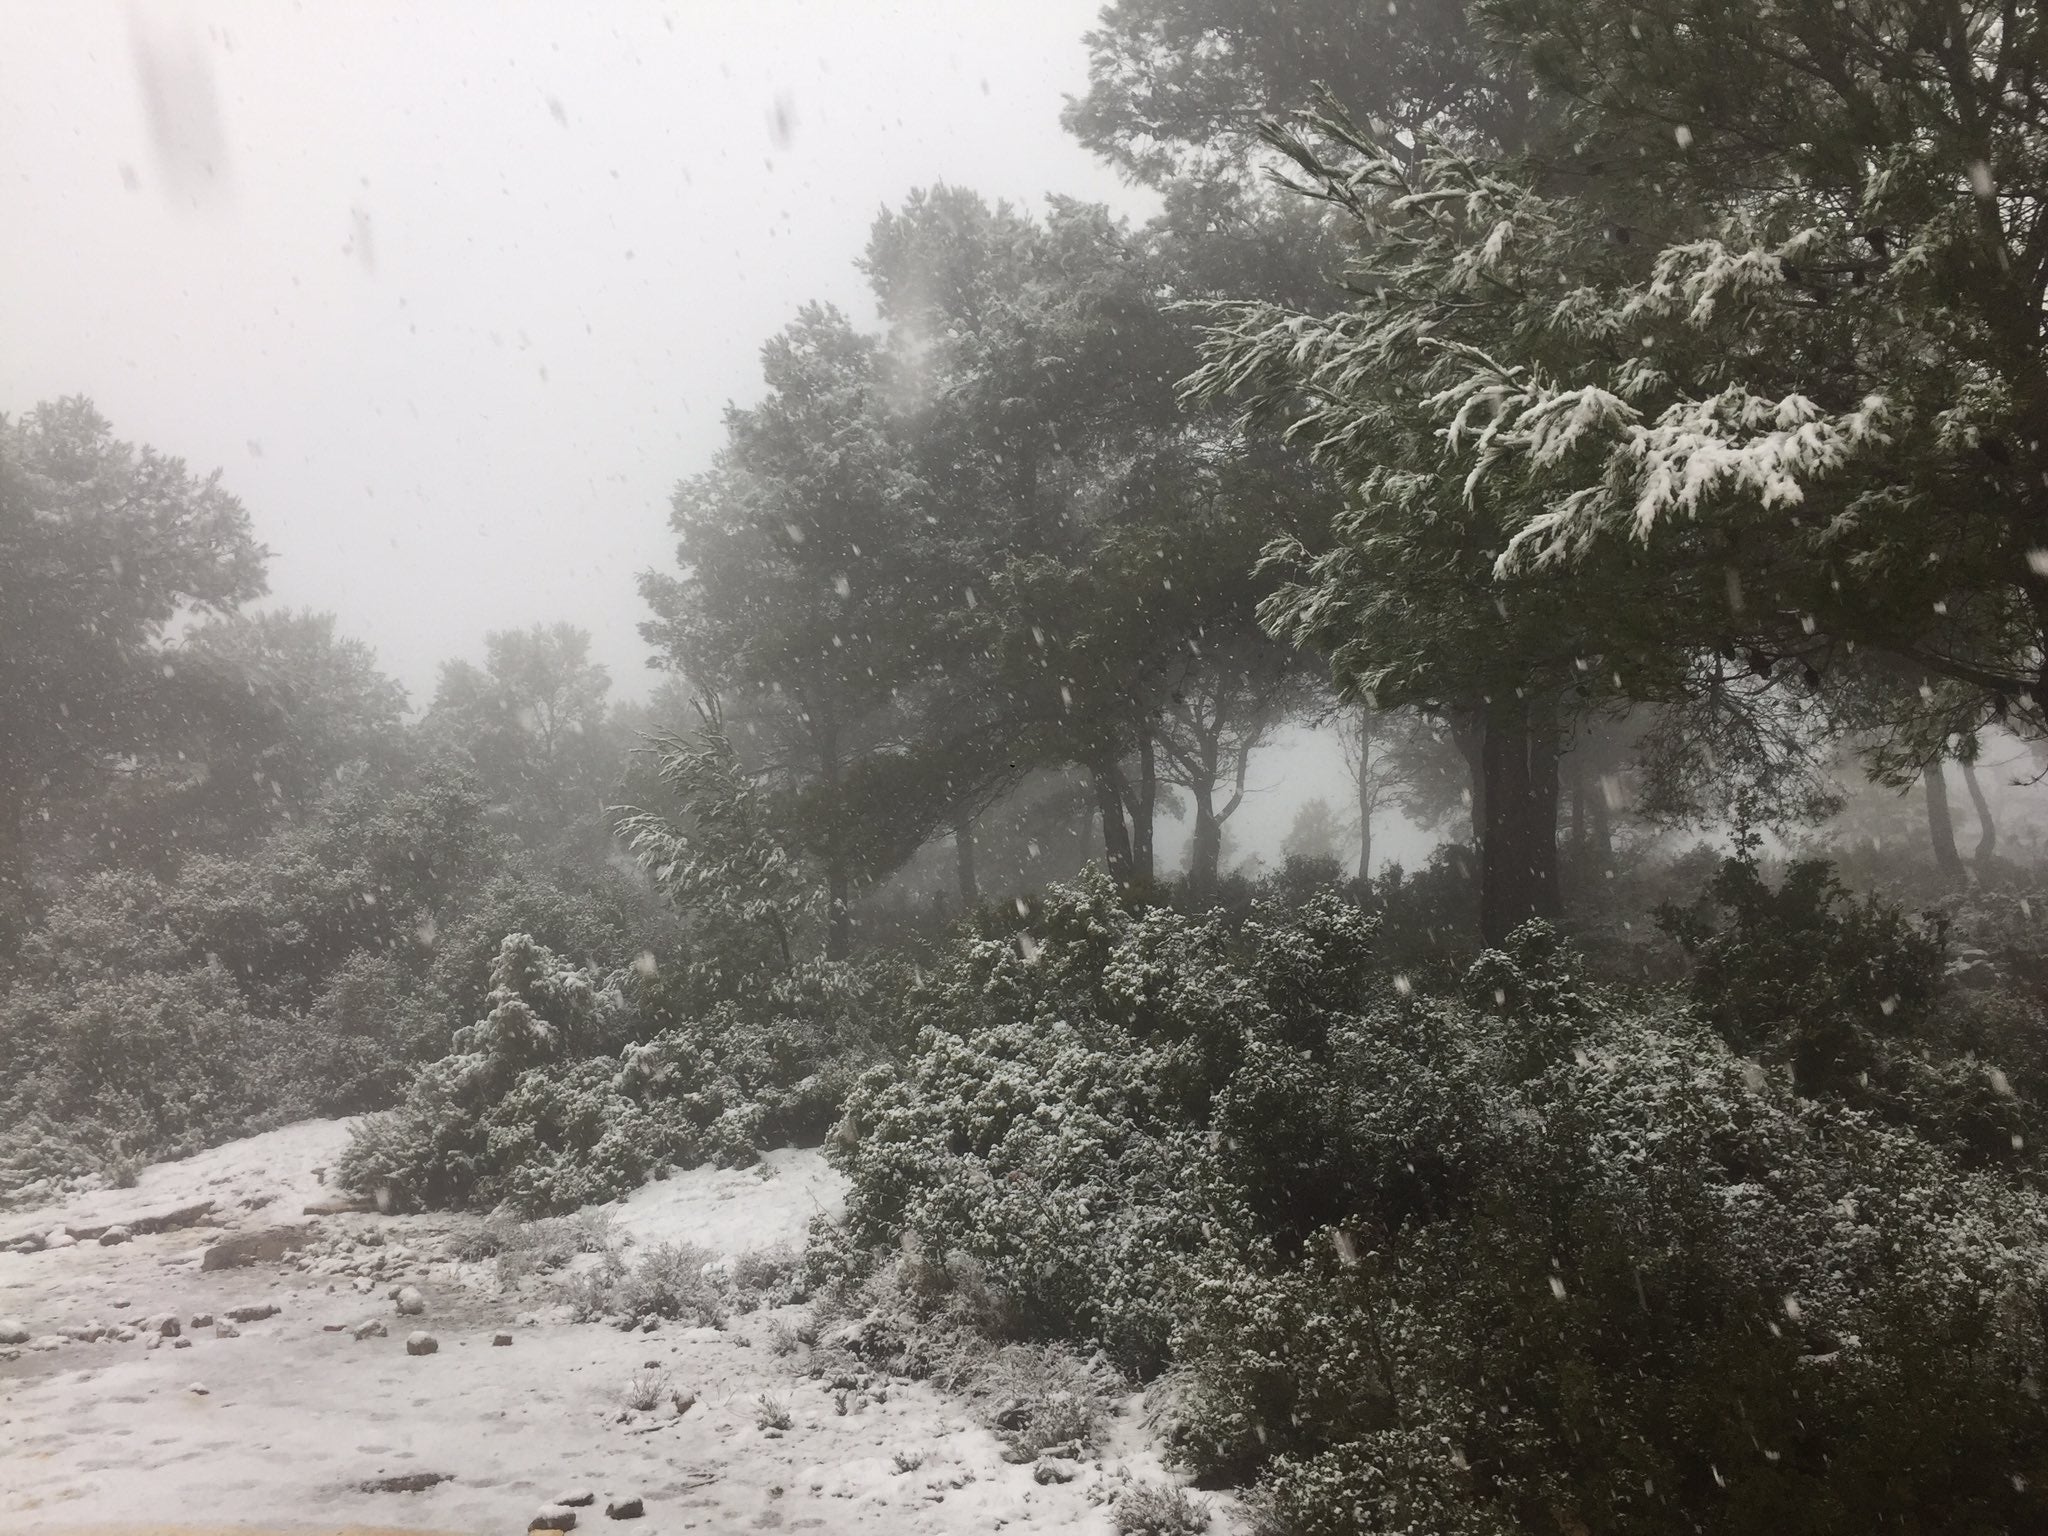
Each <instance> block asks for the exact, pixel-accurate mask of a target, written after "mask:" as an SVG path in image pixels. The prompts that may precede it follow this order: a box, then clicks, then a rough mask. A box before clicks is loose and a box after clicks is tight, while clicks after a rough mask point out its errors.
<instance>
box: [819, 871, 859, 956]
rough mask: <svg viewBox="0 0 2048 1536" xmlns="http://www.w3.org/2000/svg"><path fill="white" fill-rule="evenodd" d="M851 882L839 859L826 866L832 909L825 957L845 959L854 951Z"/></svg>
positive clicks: (826, 881) (827, 929)
mask: <svg viewBox="0 0 2048 1536" xmlns="http://www.w3.org/2000/svg"><path fill="white" fill-rule="evenodd" d="M850 883H851V882H849V881H848V880H847V878H846V866H845V865H844V864H842V863H841V862H840V861H839V860H838V859H833V860H831V861H830V862H829V863H828V864H827V865H826V866H825V885H826V891H827V894H828V895H829V896H830V897H831V900H832V910H831V912H830V914H829V918H828V922H827V925H826V928H825V958H826V959H827V960H844V959H845V958H846V957H847V956H848V955H850V954H852V953H853V908H852V905H851V904H850V902H849V900H848V898H849V896H850V894H851V893H850V890H849V886H850Z"/></svg>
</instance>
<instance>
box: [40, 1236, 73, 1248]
mask: <svg viewBox="0 0 2048 1536" xmlns="http://www.w3.org/2000/svg"><path fill="white" fill-rule="evenodd" d="M77 1246H78V1239H77V1238H75V1237H73V1236H72V1235H71V1234H70V1233H69V1232H52V1233H51V1234H50V1235H49V1236H48V1237H46V1238H44V1239H43V1247H44V1249H45V1250H46V1251H47V1250H48V1249H51V1248H76V1247H77Z"/></svg>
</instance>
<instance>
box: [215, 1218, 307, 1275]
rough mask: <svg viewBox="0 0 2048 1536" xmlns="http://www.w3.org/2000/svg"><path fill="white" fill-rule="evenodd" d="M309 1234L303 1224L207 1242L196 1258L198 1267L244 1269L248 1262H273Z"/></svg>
mask: <svg viewBox="0 0 2048 1536" xmlns="http://www.w3.org/2000/svg"><path fill="white" fill-rule="evenodd" d="M309 1237H310V1231H309V1229H308V1228H306V1227H266V1228H264V1229H263V1230H262V1231H260V1232H241V1233H237V1234H236V1235H235V1236H233V1237H224V1238H222V1239H221V1240H220V1241H219V1242H217V1243H213V1244H211V1245H209V1246H208V1247H207V1249H206V1256H205V1257H204V1258H202V1259H201V1260H200V1261H199V1267H200V1268H201V1269H243V1268H246V1267H247V1266H249V1265H251V1264H275V1263H276V1262H278V1260H280V1259H282V1258H284V1257H285V1256H286V1255H288V1254H290V1253H293V1252H296V1251H297V1250H298V1249H299V1248H301V1247H303V1246H304V1245H305V1244H306V1242H307V1241H308V1239H309Z"/></svg>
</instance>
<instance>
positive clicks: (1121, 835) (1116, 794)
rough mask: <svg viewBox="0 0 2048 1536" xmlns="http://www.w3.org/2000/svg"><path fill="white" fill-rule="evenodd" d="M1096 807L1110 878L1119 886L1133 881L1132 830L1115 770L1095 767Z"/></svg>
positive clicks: (1103, 851)
mask: <svg viewBox="0 0 2048 1536" xmlns="http://www.w3.org/2000/svg"><path fill="white" fill-rule="evenodd" d="M1093 775H1094V779H1095V809H1096V812H1097V814H1099V815H1100V816H1101V818H1102V859H1103V862H1104V863H1105V864H1107V865H1108V866H1109V878H1110V879H1112V880H1114V881H1115V882H1116V883H1117V884H1118V885H1129V884H1130V883H1131V829H1130V828H1129V827H1128V826H1127V825H1125V823H1124V797H1123V791H1122V790H1121V789H1120V788H1119V787H1118V785H1117V780H1118V778H1120V777H1121V775H1119V774H1118V773H1117V772H1116V770H1115V769H1113V768H1111V769H1102V768H1097V769H1094V770H1093Z"/></svg>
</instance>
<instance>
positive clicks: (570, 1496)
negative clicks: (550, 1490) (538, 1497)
mask: <svg viewBox="0 0 2048 1536" xmlns="http://www.w3.org/2000/svg"><path fill="white" fill-rule="evenodd" d="M555 1502H556V1503H557V1504H560V1505H563V1506H564V1507H566V1508H568V1509H585V1508H588V1507H589V1506H590V1505H592V1504H595V1503H596V1502H597V1495H596V1494H594V1493H592V1492H591V1491H590V1490H589V1489H588V1488H579V1489H578V1490H577V1491H576V1492H574V1493H565V1494H563V1495H562V1496H561V1497H560V1498H558V1499H556V1500H555Z"/></svg>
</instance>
